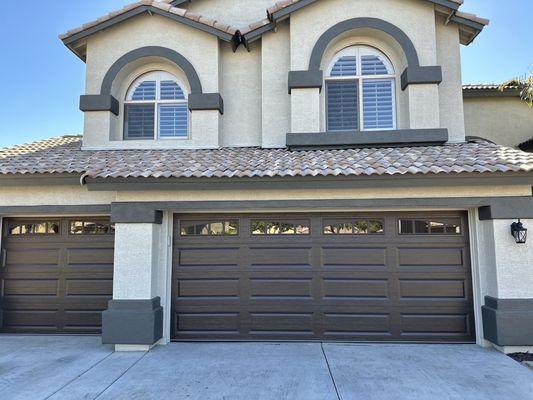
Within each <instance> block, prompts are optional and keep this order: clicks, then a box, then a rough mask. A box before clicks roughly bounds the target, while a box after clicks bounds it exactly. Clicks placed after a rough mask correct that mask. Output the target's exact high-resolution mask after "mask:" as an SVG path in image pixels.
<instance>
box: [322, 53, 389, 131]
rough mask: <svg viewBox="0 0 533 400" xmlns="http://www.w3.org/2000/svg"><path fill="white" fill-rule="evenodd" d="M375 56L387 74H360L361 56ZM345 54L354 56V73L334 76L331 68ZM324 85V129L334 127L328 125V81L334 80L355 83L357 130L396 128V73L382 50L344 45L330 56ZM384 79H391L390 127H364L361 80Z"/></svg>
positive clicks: (328, 129)
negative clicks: (344, 46)
mask: <svg viewBox="0 0 533 400" xmlns="http://www.w3.org/2000/svg"><path fill="white" fill-rule="evenodd" d="M367 55H371V56H377V57H378V58H379V59H380V60H381V61H382V62H383V64H384V65H385V67H386V68H387V74H379V75H377V74H376V75H368V74H365V75H363V74H362V57H363V56H367ZM346 56H352V57H356V73H355V74H351V75H343V76H335V75H332V70H333V68H334V67H335V65H336V64H337V62H338V61H339V60H340V59H341V58H343V57H346ZM324 79H325V83H326V84H325V87H326V95H325V122H326V130H327V131H333V130H334V129H330V127H329V126H328V125H329V123H328V120H329V118H328V82H335V81H356V83H357V97H358V101H357V118H358V122H357V131H358V132H359V131H367V132H370V131H383V130H396V127H397V103H398V102H397V97H396V95H397V94H396V92H397V91H396V82H397V79H398V77H397V75H396V71H395V68H394V65H393V63H392V62H391V60H390V58H389V57H388V56H387V55H386V54H385V53H384V52H382V51H380V50H378V49H376V48H374V47H371V46H368V45H352V46H349V47H346V48H344V49H342V50H340V51H338V52H337V53H335V55H334V57H333V58H332V60H331V62H330V63H329V65H328V69H327V73H326V76H325V78H324ZM384 79H390V80H391V81H392V83H391V90H392V126H391V127H386V128H382V127H377V128H366V127H365V126H364V103H363V82H364V81H365V80H384ZM345 131H352V129H345Z"/></svg>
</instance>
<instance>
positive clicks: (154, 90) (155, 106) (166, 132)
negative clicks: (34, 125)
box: [124, 71, 189, 139]
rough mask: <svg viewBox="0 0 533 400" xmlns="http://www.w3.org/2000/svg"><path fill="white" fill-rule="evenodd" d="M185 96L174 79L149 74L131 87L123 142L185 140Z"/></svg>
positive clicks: (165, 75)
mask: <svg viewBox="0 0 533 400" xmlns="http://www.w3.org/2000/svg"><path fill="white" fill-rule="evenodd" d="M188 127H189V110H188V106H187V93H186V92H185V91H184V90H183V87H182V86H181V85H180V84H179V83H178V80H177V79H176V77H175V76H174V75H171V74H169V73H168V72H163V71H157V72H150V73H147V74H145V75H143V76H141V77H139V78H138V79H137V80H136V81H135V82H133V84H132V85H131V87H130V89H129V90H128V93H127V95H126V101H125V122H124V138H125V139H172V138H174V139H175V138H182V139H183V138H187V137H188V135H189V133H188V131H189V129H188Z"/></svg>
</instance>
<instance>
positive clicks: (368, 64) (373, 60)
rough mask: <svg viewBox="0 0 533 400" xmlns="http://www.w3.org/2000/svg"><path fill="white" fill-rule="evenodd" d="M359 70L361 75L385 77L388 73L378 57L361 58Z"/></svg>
mask: <svg viewBox="0 0 533 400" xmlns="http://www.w3.org/2000/svg"><path fill="white" fill-rule="evenodd" d="M361 68H362V71H361V72H362V75H387V74H389V73H390V72H389V71H388V70H387V66H386V65H385V63H384V62H383V61H382V60H381V59H380V58H379V57H378V56H371V55H368V56H362V57H361Z"/></svg>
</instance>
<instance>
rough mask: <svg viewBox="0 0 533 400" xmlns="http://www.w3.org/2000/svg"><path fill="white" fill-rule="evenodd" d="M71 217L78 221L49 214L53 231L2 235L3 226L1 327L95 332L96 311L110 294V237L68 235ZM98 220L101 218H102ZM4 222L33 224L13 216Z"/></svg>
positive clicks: (98, 320) (97, 323)
mask: <svg viewBox="0 0 533 400" xmlns="http://www.w3.org/2000/svg"><path fill="white" fill-rule="evenodd" d="M72 219H75V220H78V218H63V219H60V218H53V220H54V221H56V222H57V223H58V225H55V226H56V227H59V230H58V229H54V230H53V232H49V233H47V234H41V233H22V232H20V231H19V232H18V233H17V232H15V233H14V234H8V232H7V229H5V230H4V232H3V238H2V246H3V248H4V249H5V250H6V255H7V257H6V261H7V262H6V267H5V268H2V269H1V270H0V274H1V279H2V287H3V293H2V312H3V321H2V326H1V327H0V330H1V331H3V332H14V333H54V334H56V333H79V334H86V333H90V334H92V333H99V332H100V330H101V312H102V311H103V310H105V309H106V308H107V303H108V301H109V300H110V299H111V298H112V294H113V253H114V235H113V234H83V233H80V232H78V233H76V234H71V233H70V232H69V223H70V221H71V220H72ZM79 219H80V220H83V218H79ZM91 220H92V218H91ZM99 220H102V221H104V222H105V218H99ZM21 221H23V222H21ZM5 222H6V225H5V226H16V225H17V224H21V223H23V224H29V225H27V226H30V225H31V224H36V225H37V224H38V223H39V222H38V220H35V221H34V220H29V219H23V220H19V219H16V218H13V219H6V220H5ZM105 223H107V224H109V221H107V222H105ZM41 226H42V225H41ZM26 232H31V231H26Z"/></svg>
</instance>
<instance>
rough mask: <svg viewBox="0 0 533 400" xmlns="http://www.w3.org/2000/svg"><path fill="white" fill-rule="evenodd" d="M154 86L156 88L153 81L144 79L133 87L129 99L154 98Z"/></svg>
mask: <svg viewBox="0 0 533 400" xmlns="http://www.w3.org/2000/svg"><path fill="white" fill-rule="evenodd" d="M155 88H156V83H155V81H144V82H142V83H141V84H140V85H139V86H137V89H135V92H133V95H132V96H131V99H132V100H155V97H156V94H155V92H156V91H155Z"/></svg>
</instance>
